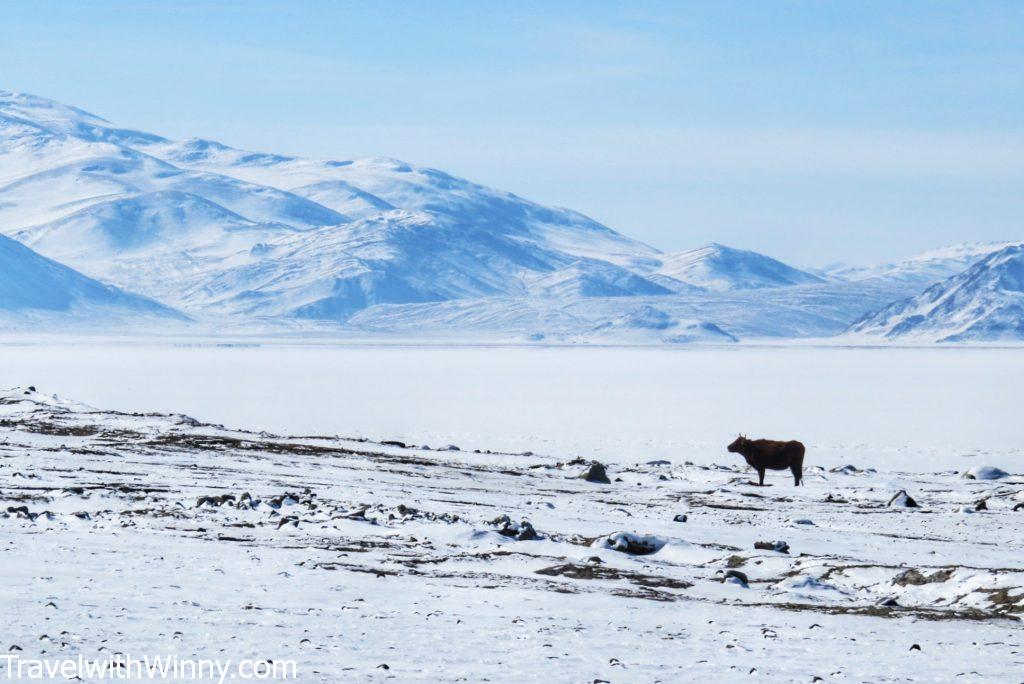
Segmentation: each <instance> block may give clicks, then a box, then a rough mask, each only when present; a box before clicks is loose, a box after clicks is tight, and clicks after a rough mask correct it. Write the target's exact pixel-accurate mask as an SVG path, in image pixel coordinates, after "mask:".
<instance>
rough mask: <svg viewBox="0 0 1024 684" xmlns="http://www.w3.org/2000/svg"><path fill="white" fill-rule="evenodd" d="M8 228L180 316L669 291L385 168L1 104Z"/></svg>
mask: <svg viewBox="0 0 1024 684" xmlns="http://www.w3.org/2000/svg"><path fill="white" fill-rule="evenodd" d="M0 116H2V117H3V118H2V119H0V134H2V135H0V138H2V142H0V198H2V201H0V225H2V226H3V227H4V228H3V229H4V231H5V232H7V233H8V234H11V235H14V236H15V237H17V238H18V239H19V240H21V241H23V242H25V243H26V244H28V245H30V246H31V247H33V248H34V249H36V250H38V251H40V252H41V253H43V254H46V255H48V256H51V257H53V258H55V259H59V260H61V261H63V262H65V263H67V264H69V265H71V266H73V267H75V268H78V269H80V270H82V271H83V272H85V273H88V274H89V275H91V276H94V277H97V278H102V279H104V280H107V281H109V282H112V283H115V284H118V285H120V286H123V287H126V288H130V289H132V290H134V291H137V292H140V293H142V294H146V295H149V296H154V297H158V298H160V299H161V300H163V301H166V302H169V303H172V304H173V305H175V306H179V307H182V308H185V309H187V310H189V311H192V312H196V313H201V314H207V313H215V314H218V315H246V316H286V317H299V318H318V319H328V320H337V321H343V320H345V319H346V318H347V317H348V316H349V315H351V313H352V312H354V311H357V310H359V309H362V308H365V307H367V306H373V305H375V304H380V303H415V302H427V301H442V300H448V299H457V298H464V297H483V296H496V295H500V296H519V295H526V294H528V293H530V292H538V291H540V292H542V293H546V294H554V293H557V292H563V293H569V292H572V293H575V294H576V295H577V296H630V295H651V294H668V293H669V292H671V290H670V289H668V288H666V287H665V286H663V285H659V284H656V283H654V282H652V281H650V280H648V279H646V278H645V277H644V275H643V274H641V273H637V272H634V270H628V269H640V268H648V267H653V265H654V264H656V263H657V262H656V255H657V254H658V252H657V250H655V249H654V248H652V247H649V246H647V245H644V244H643V243H640V242H637V241H635V240H632V239H629V238H627V237H625V236H623V235H620V234H618V233H616V232H615V231H613V230H611V229H609V228H606V227H605V226H602V225H601V224H599V223H597V222H595V221H593V220H591V219H589V218H587V217H585V216H583V215H581V214H578V213H576V212H573V211H570V210H567V209H555V208H549V207H543V206H541V205H538V204H535V203H533V202H529V201H528V200H524V199H522V198H519V197H517V196H515V195H512V194H510V193H506V192H501V191H498V190H492V189H490V188H485V187H483V186H480V185H477V184H474V183H471V182H469V181H465V180H462V179H459V178H455V177H453V176H450V175H448V174H446V173H443V172H441V171H436V170H434V169H426V168H419V167H414V166H411V165H408V164H405V163H403V162H398V161H395V160H390V159H377V158H373V159H361V160H354V161H315V160H302V159H294V158H289V157H282V156H279V155H269V154H254V153H247V152H242V151H239V150H233V149H231V148H229V147H226V146H224V145H221V144H219V143H215V142H212V141H202V140H188V141H184V142H173V141H169V140H166V139H164V138H161V137H160V136H156V135H152V134H146V133H140V132H137V131H129V130H126V129H120V128H116V127H114V126H112V125H111V124H109V123H108V122H106V121H105V120H103V119H101V118H99V117H97V116H94V115H92V114H88V113H86V112H83V111H81V110H79V109H76V108H73V107H67V106H64V105H61V104H59V103H55V102H52V101H49V100H45V99H42V98H37V97H33V96H27V95H14V94H10V93H4V94H0Z"/></svg>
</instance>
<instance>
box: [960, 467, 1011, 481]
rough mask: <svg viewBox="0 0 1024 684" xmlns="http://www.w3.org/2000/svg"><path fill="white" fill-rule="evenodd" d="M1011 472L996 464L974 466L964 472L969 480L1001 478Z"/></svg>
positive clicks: (964, 475)
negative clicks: (997, 466)
mask: <svg viewBox="0 0 1024 684" xmlns="http://www.w3.org/2000/svg"><path fill="white" fill-rule="evenodd" d="M1009 476H1010V473H1008V472H1006V471H1005V470H1002V469H1001V468H996V467H995V466H974V467H973V468H971V469H970V470H968V471H967V472H965V473H964V474H963V477H965V478H967V479H968V480H1001V479H1003V478H1004V477H1009Z"/></svg>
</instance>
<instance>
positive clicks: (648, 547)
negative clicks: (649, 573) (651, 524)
mask: <svg viewBox="0 0 1024 684" xmlns="http://www.w3.org/2000/svg"><path fill="white" fill-rule="evenodd" d="M605 543H606V544H607V545H608V548H610V549H614V550H615V551H621V552H622V553H628V554H630V555H633V556H647V555H649V554H652V553H656V552H658V551H660V550H661V548H662V547H663V546H665V540H664V539H661V538H659V537H652V536H643V535H638V534H632V533H630V532H613V533H612V534H609V535H608V537H607V539H605Z"/></svg>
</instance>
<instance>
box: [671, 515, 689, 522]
mask: <svg viewBox="0 0 1024 684" xmlns="http://www.w3.org/2000/svg"><path fill="white" fill-rule="evenodd" d="M672 522H686V514H685V513H679V514H677V515H675V516H673V517H672Z"/></svg>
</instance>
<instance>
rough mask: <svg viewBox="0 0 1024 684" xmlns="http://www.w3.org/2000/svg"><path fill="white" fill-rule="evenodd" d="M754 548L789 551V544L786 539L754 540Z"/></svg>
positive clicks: (779, 551) (780, 551)
mask: <svg viewBox="0 0 1024 684" xmlns="http://www.w3.org/2000/svg"><path fill="white" fill-rule="evenodd" d="M754 548H755V549H760V550H762V551H775V552H777V553H789V544H787V543H786V542H784V541H759V542H754Z"/></svg>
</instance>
